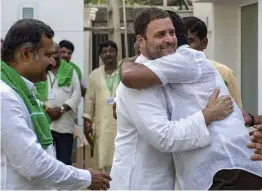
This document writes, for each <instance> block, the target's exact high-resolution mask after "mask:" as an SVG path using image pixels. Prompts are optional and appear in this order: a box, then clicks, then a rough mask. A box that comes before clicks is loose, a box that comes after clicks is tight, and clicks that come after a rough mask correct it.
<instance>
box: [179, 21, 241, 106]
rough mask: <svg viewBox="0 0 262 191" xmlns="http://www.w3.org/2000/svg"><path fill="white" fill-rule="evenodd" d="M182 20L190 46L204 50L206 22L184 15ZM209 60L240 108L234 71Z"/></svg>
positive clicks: (206, 42) (205, 45)
mask: <svg viewBox="0 0 262 191" xmlns="http://www.w3.org/2000/svg"><path fill="white" fill-rule="evenodd" d="M183 20H184V23H185V25H186V28H187V30H188V44H189V45H190V47H191V48H194V49H196V50H199V51H204V50H205V49H206V47H207V44H208V39H207V26H206V24H205V23H204V22H203V21H202V20H200V19H199V18H197V17H184V18H183ZM209 61H210V62H211V63H212V64H213V65H214V66H215V68H216V69H217V71H218V72H219V73H220V75H221V76H222V78H223V79H224V81H225V83H226V85H227V88H228V90H229V93H230V95H231V96H232V97H233V98H234V100H235V102H236V103H237V105H238V106H239V107H240V108H242V101H241V96H240V91H239V88H238V86H237V80H236V76H235V73H234V72H233V71H232V70H231V69H230V68H229V67H227V66H226V65H223V64H220V63H218V62H215V61H213V60H209Z"/></svg>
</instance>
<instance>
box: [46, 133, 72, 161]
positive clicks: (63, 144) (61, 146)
mask: <svg viewBox="0 0 262 191" xmlns="http://www.w3.org/2000/svg"><path fill="white" fill-rule="evenodd" d="M51 132H52V136H53V139H54V145H55V149H56V158H57V160H59V161H61V162H63V163H64V164H66V165H72V160H71V157H72V149H73V134H70V133H58V132H55V131H51Z"/></svg>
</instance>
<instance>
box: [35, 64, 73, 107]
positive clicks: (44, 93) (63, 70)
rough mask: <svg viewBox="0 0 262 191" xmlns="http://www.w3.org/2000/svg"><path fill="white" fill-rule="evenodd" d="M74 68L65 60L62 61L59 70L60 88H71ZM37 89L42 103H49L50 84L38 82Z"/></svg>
mask: <svg viewBox="0 0 262 191" xmlns="http://www.w3.org/2000/svg"><path fill="white" fill-rule="evenodd" d="M73 70H74V67H73V66H72V65H71V64H69V63H67V62H66V61H65V60H60V64H59V69H58V80H57V83H58V86H59V87H63V86H70V85H71V83H72V77H73ZM35 86H36V89H37V97H38V99H39V100H41V101H42V102H45V101H47V99H48V83H47V80H46V81H42V82H38V83H36V84H35Z"/></svg>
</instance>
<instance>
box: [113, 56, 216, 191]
mask: <svg viewBox="0 0 262 191" xmlns="http://www.w3.org/2000/svg"><path fill="white" fill-rule="evenodd" d="M146 60H147V59H146V58H145V57H144V56H142V55H140V56H139V57H138V58H137V60H136V62H138V63H141V62H145V61H146ZM116 96H117V98H116V100H117V109H116V110H117V137H116V140H115V153H114V160H113V166H112V169H111V177H112V182H111V184H110V189H112V190H119V189H121V190H129V189H132V190H174V184H175V175H174V163H173V159H172V155H171V152H175V151H184V150H191V149H196V148H201V147H205V146H207V145H209V144H210V143H211V139H210V136H209V133H208V130H207V127H206V124H205V120H204V117H203V114H202V112H201V111H200V112H196V113H195V114H193V115H191V116H189V117H188V118H186V119H183V120H180V121H170V120H169V119H170V115H169V112H168V105H167V101H168V100H166V97H165V94H164V88H163V87H162V86H155V87H153V88H148V89H145V90H135V89H130V88H127V87H125V86H124V85H123V84H122V83H120V85H119V87H118V89H117V93H116Z"/></svg>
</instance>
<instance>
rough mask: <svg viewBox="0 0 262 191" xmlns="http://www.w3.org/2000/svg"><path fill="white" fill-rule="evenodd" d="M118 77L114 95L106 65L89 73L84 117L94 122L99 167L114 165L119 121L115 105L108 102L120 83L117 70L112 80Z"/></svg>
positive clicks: (115, 82)
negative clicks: (107, 79) (115, 116)
mask: <svg viewBox="0 0 262 191" xmlns="http://www.w3.org/2000/svg"><path fill="white" fill-rule="evenodd" d="M115 74H116V75H117V76H116V79H115V81H114V84H113V89H112V95H110V91H109V89H108V86H107V83H106V73H105V70H104V65H102V66H100V67H99V68H97V69H96V70H94V71H93V72H92V73H91V74H90V75H89V80H88V87H87V92H86V96H85V104H84V114H83V117H85V118H88V119H90V120H91V121H92V122H93V127H94V133H95V136H96V145H97V148H95V150H96V149H97V151H98V164H99V168H105V167H110V166H112V160H113V155H114V150H115V147H114V140H115V137H116V130H117V123H116V120H115V119H114V117H113V105H110V104H107V103H106V101H107V99H108V98H110V97H114V96H115V94H116V89H117V86H118V83H119V73H118V70H116V71H115V72H114V73H113V74H112V75H111V76H110V77H109V81H110V82H112V78H113V76H114V75H115Z"/></svg>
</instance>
